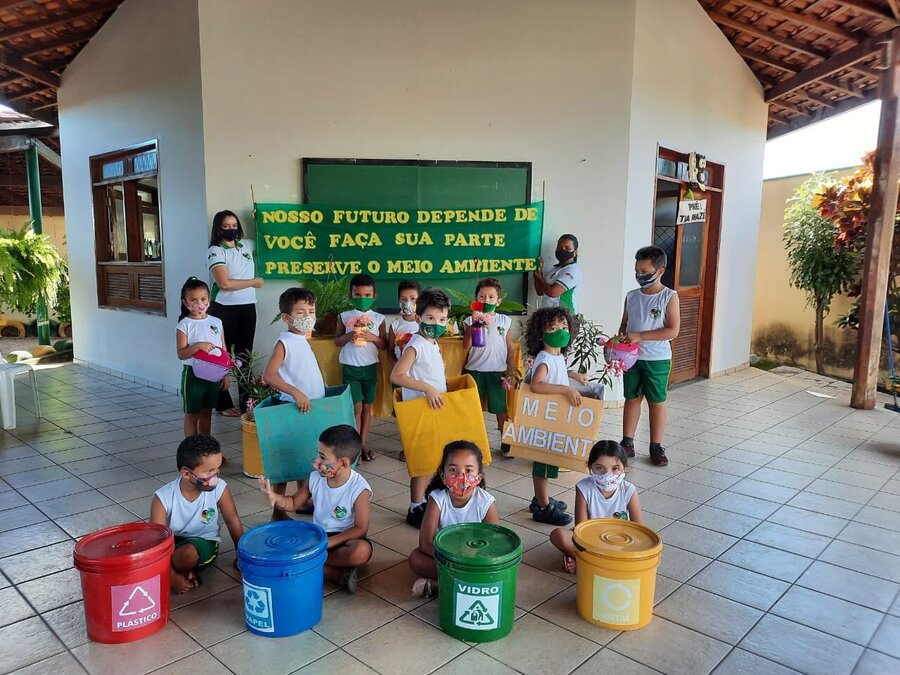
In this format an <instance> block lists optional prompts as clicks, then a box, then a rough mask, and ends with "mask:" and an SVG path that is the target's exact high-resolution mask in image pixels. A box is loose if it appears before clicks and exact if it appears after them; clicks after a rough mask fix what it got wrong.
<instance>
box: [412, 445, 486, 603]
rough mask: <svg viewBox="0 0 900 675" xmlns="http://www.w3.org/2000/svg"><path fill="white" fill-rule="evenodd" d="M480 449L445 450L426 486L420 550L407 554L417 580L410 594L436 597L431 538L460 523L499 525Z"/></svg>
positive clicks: (452, 448)
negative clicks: (488, 489) (485, 477)
mask: <svg viewBox="0 0 900 675" xmlns="http://www.w3.org/2000/svg"><path fill="white" fill-rule="evenodd" d="M486 487H487V485H486V483H485V481H484V465H483V463H482V454H481V448H479V447H478V446H477V445H475V444H474V443H470V442H469V441H453V442H452V443H448V444H447V445H446V446H445V447H444V454H443V457H442V458H441V465H440V466H439V467H438V470H437V472H435V474H434V477H433V478H432V479H431V483H430V484H429V485H428V490H427V491H426V493H425V494H426V496H427V497H428V507H427V508H426V510H425V518H424V520H423V521H422V529H421V530H420V531H419V547H418V548H417V549H416V550H414V551H413V552H412V553H410V554H409V567H410V569H412V571H413V572H415V573H416V574H417V575H418V576H419V578H418V579H417V580H416V583H414V584H413V594H414V595H418V596H420V597H423V598H430V597H432V596H434V595H436V594H437V589H438V585H437V578H438V573H437V564H436V563H435V562H434V535H435V534H437V532H438V530H440V529H443V528H445V527H448V526H449V525H458V524H460V523H499V522H500V516H499V515H497V506H496V504H495V503H494V501H495V500H494V498H493V497H492V496H491V495H490V494H489V493H488V492H487V490H485V488H486Z"/></svg>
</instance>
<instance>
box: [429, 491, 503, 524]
mask: <svg viewBox="0 0 900 675" xmlns="http://www.w3.org/2000/svg"><path fill="white" fill-rule="evenodd" d="M428 498H429V499H432V500H434V503H435V504H437V506H438V508H439V509H440V510H441V518H440V520H439V521H438V529H439V530H442V529H444V528H445V527H449V526H450V525H459V524H460V523H481V522H483V521H484V517H485V516H486V515H487V512H488V509H490V508H491V504H493V503H494V501H495V500H494V496H493V495H492V494H491V493H490V492H488V491H487V490H485V489H484V488H482V487H481V486H478V487H476V488H475V491H474V492H473V493H472V497H471V498H470V499H469V501H468V502H466V505H465V506H463V507H462V508H461V509H458V508H456V507H455V506H453V502H452V501H451V500H450V493H449V492H448V491H447V490H446V488H445V489H442V490H435V491H434V492H432V493H431V494H430V495H428Z"/></svg>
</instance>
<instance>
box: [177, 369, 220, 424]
mask: <svg viewBox="0 0 900 675" xmlns="http://www.w3.org/2000/svg"><path fill="white" fill-rule="evenodd" d="M221 388H222V383H221V382H210V381H208V380H201V379H200V378H199V377H197V376H196V375H194V370H193V368H191V367H190V366H185V367H184V368H183V369H182V371H181V398H182V400H183V401H184V412H186V413H188V414H195V413H198V412H200V411H201V410H206V409H207V408H208V409H210V410H211V409H213V408H215V407H216V401H218V400H219V390H220V389H221Z"/></svg>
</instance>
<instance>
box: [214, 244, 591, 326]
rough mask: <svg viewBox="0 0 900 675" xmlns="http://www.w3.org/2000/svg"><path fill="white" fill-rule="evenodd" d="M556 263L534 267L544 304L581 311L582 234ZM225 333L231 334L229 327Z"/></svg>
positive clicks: (561, 248)
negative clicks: (580, 243)
mask: <svg viewBox="0 0 900 675" xmlns="http://www.w3.org/2000/svg"><path fill="white" fill-rule="evenodd" d="M556 261H557V262H556V264H555V265H554V266H553V267H551V268H550V269H549V270H547V271H546V272H545V271H544V259H543V258H541V261H540V262H541V264H540V267H538V268H537V269H536V270H535V271H534V290H535V292H536V293H537V294H538V295H539V296H541V298H542V300H541V307H563V308H565V309H568V310H569V311H570V312H571V313H572V314H577V313H578V293H579V289H580V288H581V268H580V267H579V266H578V237H576V236H575V235H574V234H564V235H563V236H561V237H560V238H559V241H557V242H556ZM225 334H226V335H228V330H227V328H226V330H225Z"/></svg>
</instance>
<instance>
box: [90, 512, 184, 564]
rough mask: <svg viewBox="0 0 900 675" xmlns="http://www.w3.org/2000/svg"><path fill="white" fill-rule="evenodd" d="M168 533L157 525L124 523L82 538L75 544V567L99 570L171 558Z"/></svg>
mask: <svg viewBox="0 0 900 675" xmlns="http://www.w3.org/2000/svg"><path fill="white" fill-rule="evenodd" d="M173 546H174V538H173V536H172V530H170V529H169V528H168V527H166V526H165V525H160V524H159V523H127V524H125V525H115V526H113V527H107V528H104V529H102V530H98V531H96V532H92V533H91V534H89V535H86V536H84V537H82V538H81V539H80V540H79V541H78V543H77V544H75V554H74V556H75V565H76V566H78V567H80V568H81V569H91V570H102V569H108V568H111V567H122V566H125V565H138V564H145V563H149V562H152V560H153V559H156V558H160V557H164V556H169V555H171V550H172V547H173Z"/></svg>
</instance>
